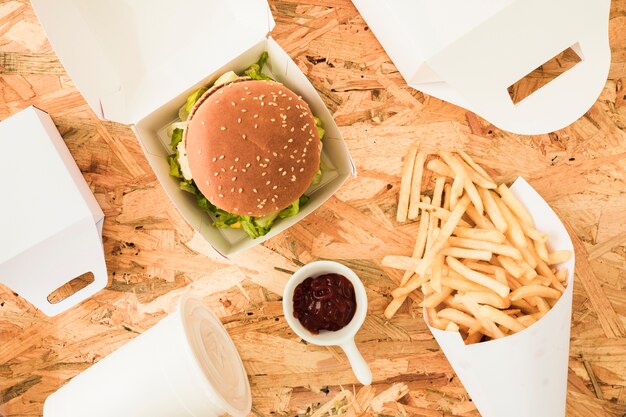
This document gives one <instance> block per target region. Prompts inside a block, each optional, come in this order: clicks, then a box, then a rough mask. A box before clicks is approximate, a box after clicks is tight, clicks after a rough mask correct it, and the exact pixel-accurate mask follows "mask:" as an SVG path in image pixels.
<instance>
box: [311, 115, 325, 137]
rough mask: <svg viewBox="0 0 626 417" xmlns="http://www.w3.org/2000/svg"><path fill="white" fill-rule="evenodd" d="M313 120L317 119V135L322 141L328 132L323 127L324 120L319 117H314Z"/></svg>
mask: <svg viewBox="0 0 626 417" xmlns="http://www.w3.org/2000/svg"><path fill="white" fill-rule="evenodd" d="M313 119H315V126H316V127H317V134H318V135H319V137H320V140H322V139H323V138H324V135H325V134H326V131H325V130H324V128H323V127H322V119H320V118H319V117H315V116H313Z"/></svg>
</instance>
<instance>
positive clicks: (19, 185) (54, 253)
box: [0, 107, 107, 316]
mask: <svg viewBox="0 0 626 417" xmlns="http://www.w3.org/2000/svg"><path fill="white" fill-rule="evenodd" d="M0 142H1V143H2V145H3V147H4V149H6V150H7V152H9V153H10V155H8V156H7V157H6V158H4V160H3V162H2V164H0V189H2V193H3V196H4V197H3V201H2V216H0V236H1V237H0V283H2V284H4V285H7V286H8V287H9V288H11V289H12V290H13V291H15V292H16V293H18V294H19V295H20V296H21V297H23V298H25V299H26V300H27V301H29V302H31V303H32V304H33V305H34V306H35V307H37V308H38V309H40V310H41V311H43V312H44V313H45V314H46V315H48V316H54V315H56V314H59V313H61V312H63V311H65V310H67V309H69V308H71V307H73V306H75V305H76V304H78V303H80V302H81V301H83V300H85V299H86V298H88V297H90V296H91V295H93V294H95V293H96V292H97V291H99V290H101V289H102V288H104V287H105V286H106V284H107V270H106V265H105V262H104V250H103V248H102V237H101V235H102V223H103V221H104V213H103V212H102V210H101V209H100V207H99V206H98V203H97V202H96V199H95V198H94V196H93V194H92V193H91V190H90V189H89V185H87V182H85V179H84V178H83V176H82V174H81V172H80V170H79V169H78V167H77V166H76V162H75V161H74V159H72V155H71V154H70V152H69V150H68V149H67V147H66V146H65V143H64V142H63V138H62V137H61V135H60V134H59V132H58V130H57V129H56V127H55V125H54V123H53V122H52V119H51V118H50V116H48V114H47V113H45V112H43V111H41V110H39V109H36V108H35V107H28V108H27V109H25V110H22V111H21V112H19V113H18V114H16V115H14V116H12V117H10V118H8V119H6V120H4V121H3V122H2V123H0ZM85 274H87V275H85ZM89 274H91V275H89ZM83 275H85V279H84V281H83V283H86V282H87V281H88V279H87V278H88V277H89V276H91V278H92V279H91V282H89V283H87V285H86V286H84V287H83V288H81V289H78V290H77V291H74V292H71V291H69V292H70V293H69V295H68V291H64V292H62V293H58V292H57V290H59V289H60V288H61V287H63V286H64V285H65V284H67V283H70V282H72V281H73V280H74V279H76V278H78V277H81V276H83ZM57 294H58V295H57Z"/></svg>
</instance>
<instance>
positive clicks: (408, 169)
mask: <svg viewBox="0 0 626 417" xmlns="http://www.w3.org/2000/svg"><path fill="white" fill-rule="evenodd" d="M417 146H418V145H417V143H415V144H413V145H412V146H411V147H410V148H409V152H408V153H407V155H406V156H405V157H404V165H403V167H402V180H401V181H400V196H399V197H398V212H397V213H396V220H397V221H399V222H405V221H406V218H407V214H408V212H409V196H410V194H411V180H412V178H413V176H412V174H413V167H414V165H415V155H416V154H417Z"/></svg>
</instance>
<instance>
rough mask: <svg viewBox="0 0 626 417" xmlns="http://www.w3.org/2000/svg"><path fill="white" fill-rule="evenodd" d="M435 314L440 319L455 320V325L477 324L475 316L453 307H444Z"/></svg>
mask: <svg viewBox="0 0 626 417" xmlns="http://www.w3.org/2000/svg"><path fill="white" fill-rule="evenodd" d="M437 316H438V317H439V318H440V319H446V320H450V321H453V322H455V323H456V324H457V325H460V326H465V327H469V328H471V327H473V326H475V325H476V324H477V321H476V319H475V318H473V317H471V316H469V315H467V314H465V313H463V312H462V311H459V310H456V309H454V308H449V307H448V308H444V309H443V310H441V311H439V312H438V313H437Z"/></svg>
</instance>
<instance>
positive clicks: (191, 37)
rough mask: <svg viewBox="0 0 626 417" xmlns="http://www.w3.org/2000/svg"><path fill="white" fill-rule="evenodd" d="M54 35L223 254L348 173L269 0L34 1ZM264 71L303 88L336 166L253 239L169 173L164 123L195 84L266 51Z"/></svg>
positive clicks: (346, 159)
mask: <svg viewBox="0 0 626 417" xmlns="http://www.w3.org/2000/svg"><path fill="white" fill-rule="evenodd" d="M31 3H32V4H33V7H34V9H35V12H36V14H37V16H38V18H39V20H40V22H41V24H42V25H43V28H44V30H45V31H46V34H47V35H48V38H49V39H50V43H51V44H52V46H53V47H54V49H55V51H56V53H57V55H58V56H59V59H60V60H61V62H62V63H63V65H64V67H65V69H66V70H67V72H68V74H69V75H70V76H71V77H72V79H73V80H74V82H75V83H76V86H77V87H78V89H79V90H80V91H81V93H82V94H83V96H84V97H85V100H86V101H87V103H88V104H89V106H90V107H91V108H92V109H93V110H94V112H95V113H96V114H97V115H98V117H100V118H102V119H108V120H112V121H115V122H119V123H126V124H131V125H132V129H133V131H134V132H135V135H136V136H137V139H138V140H139V143H140V144H141V146H142V148H143V150H144V153H145V155H146V157H147V159H148V161H149V163H150V165H151V167H152V169H153V170H154V172H155V174H156V176H157V178H158V179H159V181H160V183H161V185H162V186H163V188H164V189H165V191H166V192H167V194H168V195H169V197H170V199H171V200H172V202H173V203H174V205H175V206H176V208H177V209H178V210H179V211H180V213H181V214H182V216H183V217H184V218H185V220H186V221H187V222H188V223H189V224H190V225H191V226H192V227H193V228H194V229H195V230H196V231H197V232H199V233H200V234H201V235H202V236H203V237H204V238H205V239H206V240H207V241H208V242H209V243H210V244H211V246H213V248H214V249H215V250H216V251H217V252H219V253H220V254H222V255H223V256H229V255H232V254H234V253H237V252H239V251H242V250H245V249H249V248H251V247H253V246H256V245H258V244H260V243H262V242H263V241H265V240H267V239H269V238H271V237H273V236H275V235H277V234H278V233H280V232H282V231H284V230H285V229H287V228H289V227H290V226H292V225H294V224H295V223H297V222H298V221H300V220H301V219H303V218H304V217H305V216H307V215H308V214H310V213H311V212H313V211H314V210H315V209H316V208H318V207H319V206H321V205H322V204H323V203H324V202H325V201H326V200H327V199H328V198H330V197H331V196H332V195H333V194H334V193H335V192H336V191H337V190H338V189H339V187H340V186H341V185H342V184H343V183H344V182H345V180H346V179H348V177H350V176H355V175H356V169H355V167H354V163H353V162H352V159H351V158H350V155H349V153H348V149H347V147H346V145H345V143H344V141H343V138H342V136H341V134H340V132H339V129H338V128H337V125H336V124H335V121H334V120H333V117H332V115H331V114H330V112H329V111H328V109H327V108H326V106H325V104H324V102H323V101H322V99H321V98H320V96H319V95H318V93H317V92H316V90H315V88H314V87H313V85H312V84H311V83H310V81H309V80H308V79H307V77H306V76H305V75H304V74H303V73H302V71H301V70H300V69H299V68H298V66H297V65H296V64H295V63H294V62H293V60H291V58H290V57H289V55H287V53H286V52H285V51H284V50H283V49H282V48H281V47H280V46H279V45H278V44H277V43H276V42H275V41H274V39H272V38H271V37H269V36H268V33H269V32H270V31H271V30H272V28H273V27H274V20H273V17H272V14H271V11H270V8H269V6H268V4H267V1H266V0H248V1H246V2H225V1H219V0H185V1H180V0H162V1H159V2H158V5H157V4H155V3H154V2H153V1H150V0H132V1H131V0H112V1H106V2H102V1H90V0H58V1H53V2H51V1H48V0H31ZM263 51H267V52H268V53H269V58H268V61H267V63H266V67H267V69H266V71H267V72H268V73H269V74H270V75H272V76H273V77H274V78H275V79H276V80H277V81H280V82H281V83H283V84H285V85H286V86H287V87H289V88H290V89H292V90H293V91H295V92H296V93H297V94H299V95H301V96H302V98H303V99H304V100H305V101H306V102H307V103H308V104H309V106H310V107H311V110H312V112H313V114H315V115H316V116H317V117H319V118H320V119H321V120H322V123H323V127H324V129H325V130H326V135H325V136H324V140H323V150H322V160H323V161H324V163H325V164H326V165H327V166H328V167H330V169H329V171H328V172H327V173H326V174H325V175H324V178H323V180H322V182H321V183H320V184H319V185H318V186H316V187H315V188H313V189H310V190H309V192H308V194H309V196H310V197H311V198H310V201H309V202H308V203H307V204H306V205H304V206H303V207H302V209H301V210H300V212H299V213H298V214H297V215H296V216H293V217H290V218H287V219H282V220H277V221H276V223H275V224H274V226H273V227H272V229H271V231H270V232H269V233H268V234H267V235H265V236H262V237H260V238H257V239H250V238H248V236H247V235H246V234H245V233H244V232H242V231H240V230H232V229H231V230H226V229H217V228H215V227H213V226H212V223H213V219H212V218H211V217H210V216H209V215H208V214H207V213H206V212H204V211H202V210H201V209H200V208H199V207H198V206H197V205H196V201H195V198H194V197H193V196H192V195H191V194H189V193H187V192H185V191H182V190H180V189H179V186H178V182H179V181H178V180H177V179H175V178H172V177H171V176H170V175H169V164H168V161H167V155H168V154H171V153H173V151H172V149H171V148H170V146H169V142H170V139H169V137H167V135H166V133H165V131H166V128H167V127H168V126H169V125H170V124H171V123H172V122H174V121H176V120H178V109H179V108H180V107H181V106H182V105H183V104H184V103H185V101H186V99H187V96H188V95H189V94H191V93H192V92H193V91H195V90H196V89H198V88H200V87H203V86H206V85H208V84H210V83H212V82H214V81H215V80H216V79H217V78H218V77H219V76H220V75H222V74H223V73H225V72H227V71H231V70H232V71H235V72H238V73H240V72H241V71H243V70H245V69H246V68H247V67H249V66H250V65H251V64H253V63H255V62H256V61H257V60H258V58H259V56H260V55H261V53H262V52H263Z"/></svg>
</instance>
